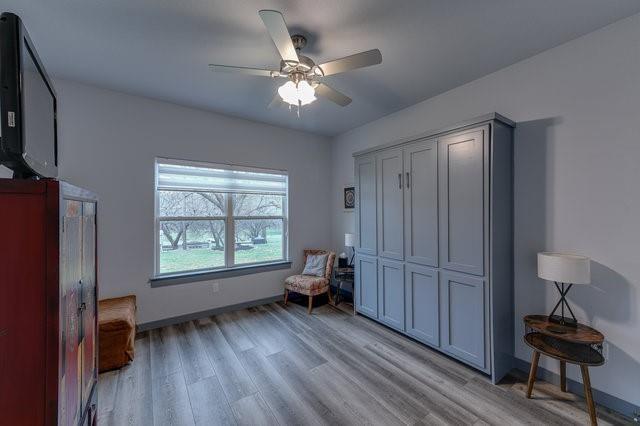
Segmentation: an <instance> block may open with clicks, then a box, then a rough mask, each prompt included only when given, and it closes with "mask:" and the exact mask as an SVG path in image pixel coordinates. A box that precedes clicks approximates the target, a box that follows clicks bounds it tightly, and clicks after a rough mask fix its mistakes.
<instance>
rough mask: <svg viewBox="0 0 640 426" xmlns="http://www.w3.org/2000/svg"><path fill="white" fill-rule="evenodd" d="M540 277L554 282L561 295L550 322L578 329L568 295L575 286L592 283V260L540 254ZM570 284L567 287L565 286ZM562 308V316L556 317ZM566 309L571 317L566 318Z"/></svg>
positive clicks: (582, 257) (574, 256)
mask: <svg viewBox="0 0 640 426" xmlns="http://www.w3.org/2000/svg"><path fill="white" fill-rule="evenodd" d="M538 277H540V278H542V279H543V280H548V281H553V282H554V283H555V285H556V288H557V289H558V292H559V293H560V300H559V301H558V303H556V306H554V308H553V310H552V311H551V314H549V321H550V322H554V323H557V324H561V325H565V326H569V327H576V326H577V324H578V321H577V320H576V317H575V315H573V311H572V310H571V307H570V306H569V303H568V302H567V299H566V297H567V293H569V290H570V289H571V287H572V286H573V285H574V284H589V283H590V282H591V260H590V259H589V258H588V257H585V256H579V255H576V254H569V253H551V252H544V253H538ZM566 284H568V286H567V287H565V285H566ZM558 307H560V312H561V314H560V315H555V313H556V310H557V309H558ZM565 307H566V308H567V310H568V311H569V314H571V317H570V318H569V317H565V315H564V314H565V311H564V309H565Z"/></svg>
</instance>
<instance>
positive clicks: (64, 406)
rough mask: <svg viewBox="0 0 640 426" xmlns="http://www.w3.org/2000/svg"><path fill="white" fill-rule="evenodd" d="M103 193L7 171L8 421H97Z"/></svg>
mask: <svg viewBox="0 0 640 426" xmlns="http://www.w3.org/2000/svg"><path fill="white" fill-rule="evenodd" d="M96 210H97V198H96V196H95V195H94V194H92V193H91V192H89V191H86V190H83V189H80V188H77V187H74V186H72V185H69V184H67V183H64V182H59V181H56V180H50V179H45V180H39V181H31V180H13V179H0V236H1V238H0V424H3V425H4V424H11V425H41V424H46V425H55V424H60V425H78V424H92V423H94V421H95V412H96V401H97V396H96V387H97V386H96V384H97V337H98V335H97V279H96V277H97V275H96Z"/></svg>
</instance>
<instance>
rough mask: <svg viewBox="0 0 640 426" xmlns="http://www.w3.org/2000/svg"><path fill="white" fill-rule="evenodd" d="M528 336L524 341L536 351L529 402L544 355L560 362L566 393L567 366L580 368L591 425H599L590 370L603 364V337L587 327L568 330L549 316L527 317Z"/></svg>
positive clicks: (561, 377) (580, 325)
mask: <svg viewBox="0 0 640 426" xmlns="http://www.w3.org/2000/svg"><path fill="white" fill-rule="evenodd" d="M524 325H525V330H526V333H525V335H524V341H525V343H526V344H527V345H529V346H530V347H531V348H532V349H533V357H532V359H531V370H530V371H529V381H528V383H527V398H531V392H532V391H533V383H534V382H535V380H536V372H537V370H538V360H539V359H540V354H544V355H546V356H549V357H551V358H555V359H557V360H559V361H560V389H561V390H562V391H563V392H566V391H567V377H566V371H567V364H566V363H567V362H568V363H570V364H577V365H579V366H580V371H581V372H582V382H583V384H584V397H585V399H586V401H587V408H588V410H589V416H590V417H591V424H592V425H597V424H598V420H597V417H596V406H595V403H594V402H593V395H592V393H591V380H590V379H589V367H595V366H598V365H602V364H604V356H603V355H602V342H604V335H603V334H602V333H600V332H599V331H598V330H596V329H594V328H591V327H589V326H587V325H584V324H577V326H575V327H569V326H565V325H560V324H557V323H553V322H550V321H549V319H548V316H547V315H527V316H526V317H524Z"/></svg>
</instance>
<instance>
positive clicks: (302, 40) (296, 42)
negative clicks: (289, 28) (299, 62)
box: [291, 34, 307, 51]
mask: <svg viewBox="0 0 640 426" xmlns="http://www.w3.org/2000/svg"><path fill="white" fill-rule="evenodd" d="M291 41H292V42H293V47H295V48H296V50H298V51H299V50H302V49H304V47H305V46H306V45H307V38H306V37H305V36H303V35H300V34H294V35H292V36H291Z"/></svg>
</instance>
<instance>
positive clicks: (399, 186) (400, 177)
mask: <svg viewBox="0 0 640 426" xmlns="http://www.w3.org/2000/svg"><path fill="white" fill-rule="evenodd" d="M398 188H399V189H402V173H398Z"/></svg>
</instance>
